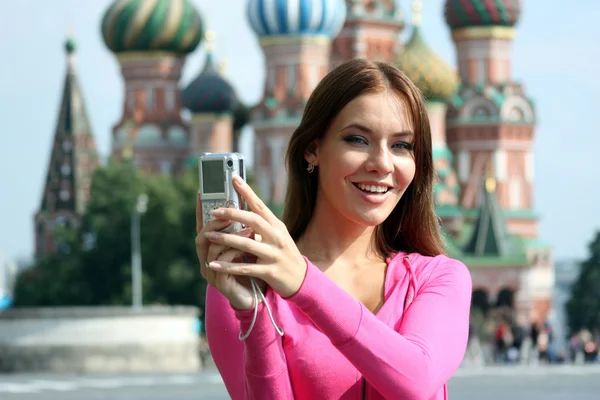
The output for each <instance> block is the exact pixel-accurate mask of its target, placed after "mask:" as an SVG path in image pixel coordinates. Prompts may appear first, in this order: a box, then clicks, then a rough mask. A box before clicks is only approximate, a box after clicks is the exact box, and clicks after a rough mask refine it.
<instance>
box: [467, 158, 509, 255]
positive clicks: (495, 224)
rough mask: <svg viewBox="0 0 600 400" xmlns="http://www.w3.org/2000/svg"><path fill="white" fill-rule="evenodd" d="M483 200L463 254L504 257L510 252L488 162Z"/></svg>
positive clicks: (492, 172)
mask: <svg viewBox="0 0 600 400" xmlns="http://www.w3.org/2000/svg"><path fill="white" fill-rule="evenodd" d="M482 186H483V199H482V201H481V206H480V207H479V215H478V217H477V220H476V221H475V227H474V229H473V234H472V236H471V240H470V241H469V242H468V244H467V246H466V248H465V249H464V252H465V253H466V254H472V255H476V256H500V257H501V256H504V255H507V254H509V253H510V252H511V249H510V242H509V237H508V233H507V230H506V225H505V222H504V216H503V214H502V209H501V208H500V205H499V204H498V199H497V198H496V180H495V178H494V171H493V167H492V164H491V162H488V168H487V174H486V178H485V179H484V182H483V185H482Z"/></svg>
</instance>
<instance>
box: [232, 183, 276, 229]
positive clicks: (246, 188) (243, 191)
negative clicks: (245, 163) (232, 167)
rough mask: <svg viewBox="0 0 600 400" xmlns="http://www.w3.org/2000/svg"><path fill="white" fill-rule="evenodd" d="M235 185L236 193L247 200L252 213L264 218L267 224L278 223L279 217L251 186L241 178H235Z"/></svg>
mask: <svg viewBox="0 0 600 400" xmlns="http://www.w3.org/2000/svg"><path fill="white" fill-rule="evenodd" d="M233 183H234V185H235V189H236V191H237V192H238V193H239V194H240V196H242V197H243V198H244V199H245V200H246V204H247V205H248V207H249V208H250V209H251V210H252V212H254V213H256V214H258V215H260V216H261V217H263V218H264V219H265V220H266V221H267V222H269V223H273V222H275V221H277V217H276V216H275V214H273V212H271V210H270V209H269V207H267V205H266V204H265V203H264V202H263V201H262V200H261V199H260V197H258V196H257V195H256V193H254V191H253V190H252V188H251V187H250V185H248V184H247V183H246V182H244V180H243V179H242V178H240V177H237V176H236V177H234V178H233Z"/></svg>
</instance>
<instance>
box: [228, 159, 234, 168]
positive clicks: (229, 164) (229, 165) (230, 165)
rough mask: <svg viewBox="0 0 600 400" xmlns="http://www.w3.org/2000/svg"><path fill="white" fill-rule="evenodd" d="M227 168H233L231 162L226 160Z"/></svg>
mask: <svg viewBox="0 0 600 400" xmlns="http://www.w3.org/2000/svg"><path fill="white" fill-rule="evenodd" d="M227 166H228V167H229V168H231V167H233V161H231V160H227Z"/></svg>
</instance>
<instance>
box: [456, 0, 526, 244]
mask: <svg viewBox="0 0 600 400" xmlns="http://www.w3.org/2000/svg"><path fill="white" fill-rule="evenodd" d="M520 12H521V6H520V1H518V0H497V1H489V0H470V1H462V0H447V1H446V3H445V17H446V22H447V24H448V26H449V27H450V30H451V32H452V40H453V41H454V44H455V47H456V55H457V64H458V69H459V74H460V78H461V81H462V86H461V88H460V91H459V93H458V94H457V95H456V96H454V97H453V98H452V99H451V101H450V108H449V115H448V144H449V146H450V148H451V149H452V151H453V152H454V154H455V155H456V156H457V158H456V164H455V165H456V170H457V173H458V179H459V182H460V186H461V200H460V201H461V205H462V206H463V207H465V208H466V209H468V210H473V209H475V208H476V207H478V206H479V204H480V203H481V201H482V197H481V196H482V194H481V191H480V190H479V188H480V182H481V180H482V179H483V177H484V176H485V168H486V166H487V165H488V161H491V165H492V166H493V171H494V179H495V182H496V190H495V195H496V196H497V197H498V203H499V205H500V207H501V208H502V210H503V212H504V215H505V218H506V223H507V227H508V230H509V231H510V232H511V233H512V234H516V235H519V236H524V237H528V238H535V237H537V217H536V214H535V212H534V210H533V184H534V182H533V180H534V172H533V139H534V128H535V119H536V116H535V110H534V105H533V101H532V100H531V99H530V98H529V97H528V96H527V94H526V92H525V89H524V88H523V86H522V85H521V84H519V83H517V82H515V81H514V80H513V77H512V75H511V46H512V41H513V38H514V36H515V28H514V26H515V24H516V23H517V22H518V20H519V15H520Z"/></svg>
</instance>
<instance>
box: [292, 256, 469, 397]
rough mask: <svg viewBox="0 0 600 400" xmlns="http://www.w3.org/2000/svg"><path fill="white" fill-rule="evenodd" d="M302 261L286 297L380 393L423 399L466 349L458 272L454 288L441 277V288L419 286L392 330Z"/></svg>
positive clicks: (465, 305)
mask: <svg viewBox="0 0 600 400" xmlns="http://www.w3.org/2000/svg"><path fill="white" fill-rule="evenodd" d="M308 264H309V265H308V267H309V268H308V271H307V275H306V278H305V283H304V285H303V287H302V288H301V290H300V291H299V292H298V293H297V294H296V295H295V296H293V297H292V298H290V299H289V300H290V301H293V302H295V303H296V304H297V305H298V306H299V307H300V309H301V310H303V311H304V313H306V315H307V316H308V317H309V318H310V319H311V320H312V321H313V323H314V324H315V325H316V326H317V327H318V328H319V329H320V330H321V331H322V332H323V333H324V334H325V335H327V336H328V337H329V339H330V340H331V342H332V343H333V344H334V345H335V346H336V347H337V348H338V350H339V351H340V352H341V353H342V354H344V355H345V356H346V358H347V359H348V360H349V361H350V362H352V364H353V365H354V366H355V367H356V368H357V369H358V370H359V371H360V372H361V373H362V374H363V376H364V377H365V378H366V379H367V381H369V383H370V384H371V385H372V386H373V387H374V388H375V389H376V390H377V391H378V392H379V393H381V394H382V395H383V396H384V397H386V398H402V399H407V400H408V399H411V400H412V399H429V398H430V397H431V396H433V394H434V393H435V392H436V391H437V390H439V388H441V386H442V385H443V384H444V383H445V382H446V381H447V380H448V379H449V377H450V376H451V374H452V373H453V372H454V370H455V369H456V368H457V367H458V365H459V364H460V361H461V359H462V356H463V353H464V350H465V348H466V340H467V330H468V318H469V316H468V312H469V302H470V287H467V286H469V285H470V277H466V276H458V280H459V281H460V282H459V286H461V287H460V288H453V287H445V288H444V287H443V286H447V282H445V281H443V279H441V280H439V282H440V283H439V284H438V286H441V289H440V288H438V287H433V286H434V285H432V288H433V289H425V290H424V291H423V293H420V294H419V297H418V298H417V299H415V301H414V302H413V304H412V305H411V306H410V307H409V308H408V309H407V310H406V311H405V315H404V316H403V321H402V324H401V325H400V326H399V327H397V330H394V328H392V327H390V326H388V325H386V324H385V323H384V322H383V321H381V320H379V319H378V318H377V317H376V316H375V315H373V314H372V313H371V312H370V311H369V310H368V309H367V308H366V307H364V306H363V305H362V304H361V303H360V302H359V301H357V300H355V299H354V298H353V297H352V296H350V295H349V294H348V293H346V292H345V291H344V290H342V289H341V288H339V287H338V286H337V285H336V284H335V283H334V282H333V281H331V280H330V279H329V278H327V277H326V276H325V275H324V274H322V273H321V272H320V271H319V270H318V269H317V268H316V267H315V266H312V265H311V264H310V262H309V263H308ZM461 273H462V272H461ZM467 274H468V272H467ZM442 278H443V277H442ZM454 281H455V279H454V277H453V278H452V279H450V281H449V282H450V285H454ZM465 290H466V292H465ZM398 306H399V307H402V305H398Z"/></svg>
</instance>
